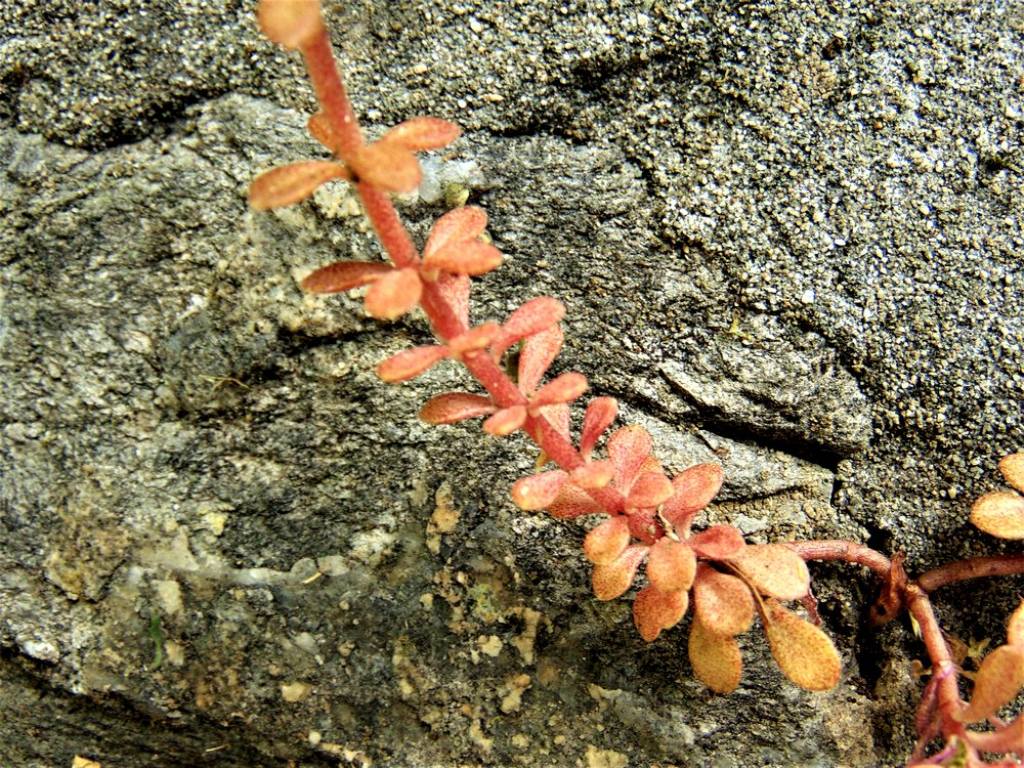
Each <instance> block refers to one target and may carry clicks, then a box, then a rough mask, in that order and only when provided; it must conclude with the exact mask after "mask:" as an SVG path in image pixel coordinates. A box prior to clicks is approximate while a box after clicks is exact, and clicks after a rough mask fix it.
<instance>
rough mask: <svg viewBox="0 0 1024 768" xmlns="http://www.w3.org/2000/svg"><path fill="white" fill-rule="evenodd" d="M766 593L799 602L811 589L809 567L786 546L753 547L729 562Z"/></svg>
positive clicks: (748, 546)
mask: <svg viewBox="0 0 1024 768" xmlns="http://www.w3.org/2000/svg"><path fill="white" fill-rule="evenodd" d="M728 562H729V563H731V564H732V565H734V566H735V567H736V568H738V569H739V570H740V571H742V572H743V575H744V576H745V577H746V578H747V580H748V581H749V582H750V583H751V584H753V585H754V586H755V587H757V589H758V590H760V591H761V592H762V593H764V594H766V595H771V596H772V597H777V598H779V599H780V600H799V599H800V598H802V597H803V596H804V595H806V594H807V592H808V590H809V589H810V588H811V575H810V573H808V571H807V563H805V562H804V559H803V558H802V557H800V555H798V554H797V553H796V552H794V551H793V550H791V549H789V548H788V547H787V546H786V545H784V544H750V545H747V546H745V547H743V549H741V550H740V551H739V552H738V553H737V554H735V555H733V556H732V557H730V558H729V559H728Z"/></svg>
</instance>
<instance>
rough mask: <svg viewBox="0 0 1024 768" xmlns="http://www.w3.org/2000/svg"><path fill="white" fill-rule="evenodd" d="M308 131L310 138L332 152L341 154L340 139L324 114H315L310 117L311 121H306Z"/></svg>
mask: <svg viewBox="0 0 1024 768" xmlns="http://www.w3.org/2000/svg"><path fill="white" fill-rule="evenodd" d="M306 130H307V131H309V135H310V136H312V137H313V138H314V139H316V140H317V141H319V142H320V143H321V144H322V145H323V146H325V147H326V148H327V149H329V150H331V152H333V153H334V154H340V153H339V152H338V150H337V147H338V137H337V136H336V135H335V133H334V128H332V127H331V121H330V120H328V119H327V115H325V114H324V113H323V112H315V113H314V114H312V115H310V116H309V120H307V121H306Z"/></svg>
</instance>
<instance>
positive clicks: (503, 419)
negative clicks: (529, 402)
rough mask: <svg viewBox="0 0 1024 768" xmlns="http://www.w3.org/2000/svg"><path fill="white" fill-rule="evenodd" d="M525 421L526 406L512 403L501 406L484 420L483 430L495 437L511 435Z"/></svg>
mask: <svg viewBox="0 0 1024 768" xmlns="http://www.w3.org/2000/svg"><path fill="white" fill-rule="evenodd" d="M525 421H526V406H525V405H513V406H510V407H508V408H502V409H501V410H500V411H497V412H496V413H495V414H494V415H493V416H491V418H489V419H487V421H485V422H484V432H486V433H487V434H489V435H494V436H495V437H505V435H511V434H512V433H513V432H515V431H516V430H517V429H519V428H520V427H522V426H523V423H524V422H525Z"/></svg>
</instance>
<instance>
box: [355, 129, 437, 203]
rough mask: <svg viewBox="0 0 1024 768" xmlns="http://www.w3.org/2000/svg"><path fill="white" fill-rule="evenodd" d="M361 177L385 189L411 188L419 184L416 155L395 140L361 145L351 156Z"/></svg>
mask: <svg viewBox="0 0 1024 768" xmlns="http://www.w3.org/2000/svg"><path fill="white" fill-rule="evenodd" d="M350 164H351V165H352V170H353V171H355V173H356V176H358V177H359V180H360V181H366V182H368V183H370V184H372V185H373V186H375V187H377V188H378V189H382V190H384V191H385V192H412V190H414V189H416V187H418V186H419V184H420V164H419V162H417V160H416V156H415V155H414V154H413V153H412V152H410V151H409V150H408V149H406V148H405V147H403V146H401V145H398V144H391V143H388V142H382V141H377V142H374V143H373V144H367V145H366V146H364V147H360V148H359V150H358V151H357V152H356V153H355V154H354V155H353V156H352V158H351V160H350Z"/></svg>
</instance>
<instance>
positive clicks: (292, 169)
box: [249, 160, 352, 211]
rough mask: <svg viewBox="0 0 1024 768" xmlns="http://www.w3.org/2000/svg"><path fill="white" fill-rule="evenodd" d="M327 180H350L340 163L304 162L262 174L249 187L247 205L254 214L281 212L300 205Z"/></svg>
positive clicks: (346, 170)
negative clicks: (277, 209)
mask: <svg viewBox="0 0 1024 768" xmlns="http://www.w3.org/2000/svg"><path fill="white" fill-rule="evenodd" d="M331 179H349V180H351V179H352V174H351V173H349V170H348V168H346V167H345V166H344V165H342V164H341V163H334V162H330V161H328V160H304V161H302V162H298V163H290V164H289V165H282V166H280V167H278V168H272V169H271V170H269V171H265V172H264V173H261V174H260V175H259V176H257V177H256V178H255V179H253V182H252V184H251V185H250V186H249V205H250V206H251V207H252V208H254V209H255V210H257V211H267V210H270V209H271V208H282V207H284V206H286V205H294V204H295V203H299V202H302V201H303V200H305V199H306V198H307V197H309V196H310V195H312V194H313V192H315V191H316V188H317V187H319V186H320V185H321V184H324V183H325V182H328V181H330V180H331Z"/></svg>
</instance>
